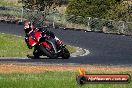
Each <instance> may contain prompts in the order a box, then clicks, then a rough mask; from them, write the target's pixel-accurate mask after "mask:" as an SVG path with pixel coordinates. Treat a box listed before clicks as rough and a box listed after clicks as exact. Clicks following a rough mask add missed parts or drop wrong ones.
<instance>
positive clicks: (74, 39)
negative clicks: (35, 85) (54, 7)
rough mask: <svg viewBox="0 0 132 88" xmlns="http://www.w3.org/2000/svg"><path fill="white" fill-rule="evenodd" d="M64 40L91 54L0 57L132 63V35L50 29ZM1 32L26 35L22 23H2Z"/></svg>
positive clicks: (63, 62)
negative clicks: (77, 55)
mask: <svg viewBox="0 0 132 88" xmlns="http://www.w3.org/2000/svg"><path fill="white" fill-rule="evenodd" d="M50 30H51V31H53V32H54V33H55V35H56V36H58V37H59V38H60V39H62V40H63V42H66V43H68V44H70V45H74V46H79V47H82V48H84V49H88V50H89V51H90V54H89V55H87V56H82V57H71V58H70V59H47V58H45V59H44V58H43V59H35V60H34V59H30V58H29V59H20V58H19V59H0V61H1V62H20V63H26V62H28V63H30V62H31V63H32V62H33V63H50V64H98V65H100V64H101V65H129V66H130V65H132V36H123V35H113V34H104V33H95V32H83V31H73V30H62V29H50ZM0 32H2V33H8V34H9V33H10V34H16V35H19V36H24V35H25V34H24V30H23V26H22V25H16V24H4V23H0Z"/></svg>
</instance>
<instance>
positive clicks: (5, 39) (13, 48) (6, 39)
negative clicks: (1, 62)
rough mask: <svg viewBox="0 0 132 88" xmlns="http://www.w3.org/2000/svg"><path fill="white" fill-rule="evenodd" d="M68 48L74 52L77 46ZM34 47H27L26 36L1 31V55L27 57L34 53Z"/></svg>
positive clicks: (68, 46)
mask: <svg viewBox="0 0 132 88" xmlns="http://www.w3.org/2000/svg"><path fill="white" fill-rule="evenodd" d="M66 48H67V49H68V50H69V51H70V53H73V52H75V51H76V49H75V47H72V46H70V45H67V46H66ZM32 52H33V49H32V50H30V49H28V48H27V45H26V43H25V41H24V37H18V36H16V35H11V34H1V33H0V57H26V56H27V55H32Z"/></svg>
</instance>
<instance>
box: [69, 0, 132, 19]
mask: <svg viewBox="0 0 132 88" xmlns="http://www.w3.org/2000/svg"><path fill="white" fill-rule="evenodd" d="M66 13H67V14H72V15H73V14H74V15H77V16H78V15H79V16H83V17H94V18H103V19H112V20H127V21H129V20H130V18H131V16H132V14H131V13H129V12H128V6H127V4H124V3H123V2H122V1H121V0H70V2H69V4H68V6H67V10H66Z"/></svg>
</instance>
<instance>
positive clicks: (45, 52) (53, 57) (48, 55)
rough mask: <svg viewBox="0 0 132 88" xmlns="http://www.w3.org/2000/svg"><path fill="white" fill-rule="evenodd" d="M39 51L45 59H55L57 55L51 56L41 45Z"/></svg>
mask: <svg viewBox="0 0 132 88" xmlns="http://www.w3.org/2000/svg"><path fill="white" fill-rule="evenodd" d="M40 50H41V51H42V52H43V54H45V55H46V56H47V57H49V58H52V59H55V58H57V55H55V54H52V53H51V52H50V51H48V50H47V49H46V48H45V47H44V46H43V45H40Z"/></svg>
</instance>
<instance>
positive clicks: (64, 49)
mask: <svg viewBox="0 0 132 88" xmlns="http://www.w3.org/2000/svg"><path fill="white" fill-rule="evenodd" d="M62 58H63V59H69V58H70V52H69V51H68V49H67V48H65V47H64V48H63V51H62Z"/></svg>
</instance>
